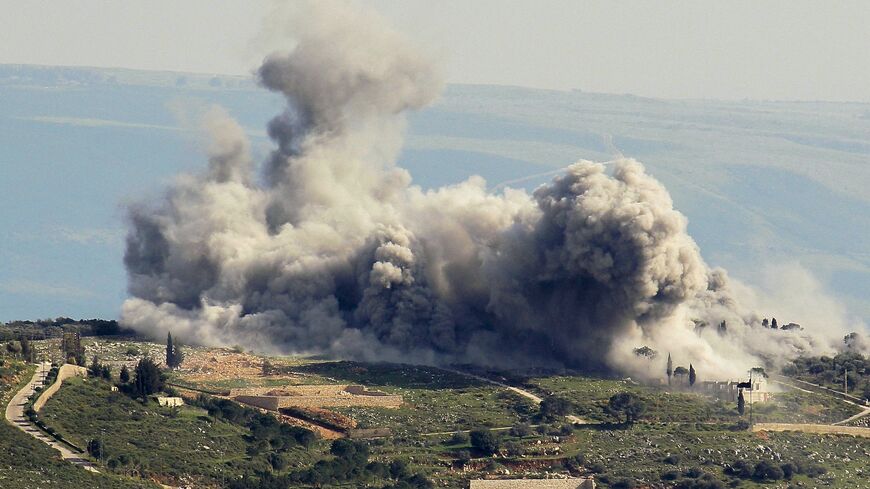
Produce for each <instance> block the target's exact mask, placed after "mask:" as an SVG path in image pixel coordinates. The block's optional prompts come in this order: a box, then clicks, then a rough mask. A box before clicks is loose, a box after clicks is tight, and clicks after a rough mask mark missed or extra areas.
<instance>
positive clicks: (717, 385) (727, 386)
mask: <svg viewBox="0 0 870 489" xmlns="http://www.w3.org/2000/svg"><path fill="white" fill-rule="evenodd" d="M738 383H739V382H738V381H735V380H706V381H704V382H701V390H702V391H703V392H704V393H705V394H707V395H710V396H713V397H715V398H717V399H721V400H723V401H730V402H737V397H738V396H739V394H740V391H743V399H744V400H745V401H746V404H749V403H753V404H754V403H756V402H767V401H770V400H771V399H772V398H773V395H774V394H775V393H774V392H773V391H771V390H770V389H769V388H768V384H767V380H766V379H765V378H764V377H759V378H753V379H752V395H751V396H750V395H749V389H747V388H740V387H737V384H738ZM750 398H751V399H750Z"/></svg>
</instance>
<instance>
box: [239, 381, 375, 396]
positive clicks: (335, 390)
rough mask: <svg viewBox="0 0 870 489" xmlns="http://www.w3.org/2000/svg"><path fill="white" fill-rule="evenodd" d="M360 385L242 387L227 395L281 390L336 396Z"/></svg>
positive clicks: (305, 394) (256, 393) (291, 392)
mask: <svg viewBox="0 0 870 489" xmlns="http://www.w3.org/2000/svg"><path fill="white" fill-rule="evenodd" d="M356 387H359V388H361V389H365V388H364V387H362V386H350V385H347V384H326V385H282V386H272V387H243V388H238V389H230V393H229V397H236V396H265V395H268V394H269V393H270V392H278V391H280V392H283V393H287V395H289V396H337V395H340V394H341V393H343V392H346V391H348V389H349V388H356Z"/></svg>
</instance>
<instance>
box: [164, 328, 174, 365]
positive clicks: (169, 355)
mask: <svg viewBox="0 0 870 489" xmlns="http://www.w3.org/2000/svg"><path fill="white" fill-rule="evenodd" d="M174 353H175V347H174V346H173V344H172V333H171V332H169V333H166V366H167V367H169V368H172V365H173V364H174V363H175V359H174V357H173V354H174Z"/></svg>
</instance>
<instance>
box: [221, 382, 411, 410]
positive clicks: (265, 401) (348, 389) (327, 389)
mask: <svg viewBox="0 0 870 489" xmlns="http://www.w3.org/2000/svg"><path fill="white" fill-rule="evenodd" d="M229 397H230V398H232V399H235V400H236V401H239V402H243V403H245V404H250V405H252V406H257V407H260V408H263V409H269V410H271V411H277V410H278V409H281V408H289V407H299V408H320V407H383V408H397V407H399V406H401V405H402V396H398V395H391V394H387V393H384V392H380V391H370V390H366V388H365V387H363V386H361V385H346V384H337V385H289V386H275V387H247V388H241V389H230V393H229Z"/></svg>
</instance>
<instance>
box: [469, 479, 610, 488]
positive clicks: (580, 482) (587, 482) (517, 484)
mask: <svg viewBox="0 0 870 489" xmlns="http://www.w3.org/2000/svg"><path fill="white" fill-rule="evenodd" d="M469 487H470V489H595V481H594V480H593V479H585V478H576V479H502V480H483V479H478V480H472V481H471V484H470V486H469Z"/></svg>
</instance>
